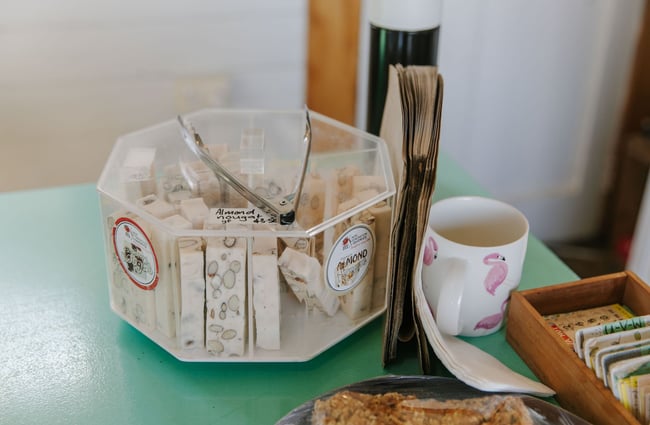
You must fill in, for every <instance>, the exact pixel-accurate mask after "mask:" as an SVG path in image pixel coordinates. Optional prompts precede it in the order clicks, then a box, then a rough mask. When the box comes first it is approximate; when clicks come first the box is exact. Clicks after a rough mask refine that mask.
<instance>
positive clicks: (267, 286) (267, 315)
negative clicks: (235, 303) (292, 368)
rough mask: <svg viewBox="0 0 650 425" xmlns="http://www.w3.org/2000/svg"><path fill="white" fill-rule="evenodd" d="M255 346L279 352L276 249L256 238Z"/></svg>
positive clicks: (268, 241) (267, 239)
mask: <svg viewBox="0 0 650 425" xmlns="http://www.w3.org/2000/svg"><path fill="white" fill-rule="evenodd" d="M251 258H252V263H253V264H252V273H253V311H254V314H255V344H256V345H257V346H258V347H260V348H263V349H266V350H279V349H280V279H279V276H278V245H277V239H276V238H274V237H255V239H254V240H253V255H252V257H251Z"/></svg>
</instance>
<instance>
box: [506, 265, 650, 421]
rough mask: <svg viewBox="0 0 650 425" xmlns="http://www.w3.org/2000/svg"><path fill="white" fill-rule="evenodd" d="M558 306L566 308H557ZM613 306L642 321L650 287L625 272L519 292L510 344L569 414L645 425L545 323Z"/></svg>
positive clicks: (649, 304)
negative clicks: (583, 310)
mask: <svg viewBox="0 0 650 425" xmlns="http://www.w3.org/2000/svg"><path fill="white" fill-rule="evenodd" d="M562 300H564V301H562ZM556 302H559V303H560V304H561V305H562V308H556V307H553V305H554V304H555V303H556ZM612 302H620V303H623V304H625V305H627V306H628V307H630V308H631V309H632V310H633V311H634V313H635V314H637V315H641V314H647V313H649V311H648V310H647V308H648V307H650V287H648V286H647V285H646V284H645V283H643V282H642V281H641V280H640V279H639V278H638V277H637V276H636V275H634V274H633V273H631V272H621V273H613V274H611V275H604V276H599V277H593V278H588V279H583V280H580V281H576V282H570V283H567V284H561V285H554V286H548V287H544V288H539V289H530V290H526V291H520V292H515V293H513V294H512V298H511V301H510V308H509V312H508V322H507V323H508V326H507V331H506V340H507V341H508V342H509V343H510V344H511V345H512V347H513V348H514V349H515V351H516V352H517V353H518V354H519V355H520V356H521V357H522V358H523V359H524V361H525V362H526V364H527V365H528V367H530V368H531V370H532V371H533V372H534V373H535V375H537V376H538V377H539V378H540V380H541V381H542V382H543V383H545V384H546V385H548V386H549V387H551V388H553V389H554V390H555V391H556V392H557V395H556V398H557V400H558V401H559V403H560V405H562V407H564V408H565V409H567V410H569V411H572V412H574V413H576V414H578V415H579V416H581V417H583V418H584V419H586V420H588V421H589V422H592V423H593V424H595V425H621V424H630V425H640V424H639V422H638V421H637V420H636V418H635V417H634V415H632V414H631V413H630V412H628V411H627V410H626V409H625V407H624V406H623V404H621V403H620V402H619V401H618V400H616V398H614V396H613V394H612V393H611V391H610V390H609V389H607V388H606V387H605V386H604V384H603V383H602V381H601V380H600V379H598V378H597V377H596V374H595V373H594V372H593V371H592V370H590V369H589V368H588V367H587V366H586V365H585V364H584V362H583V361H582V360H581V359H580V358H579V357H578V356H577V355H576V353H575V352H574V351H573V349H572V347H570V346H569V345H567V344H566V343H565V342H564V341H563V340H562V339H561V338H560V337H559V336H558V335H557V334H555V332H554V331H553V330H552V329H551V328H550V327H549V326H548V324H547V323H546V321H545V320H544V318H543V317H542V315H543V314H550V313H557V312H568V311H573V310H579V309H581V308H588V307H594V306H597V305H607V304H611V303H612ZM637 309H638V310H637ZM540 310H541V311H540ZM544 310H551V311H544ZM541 347H544V348H543V349H541Z"/></svg>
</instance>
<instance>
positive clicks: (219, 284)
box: [205, 236, 247, 357]
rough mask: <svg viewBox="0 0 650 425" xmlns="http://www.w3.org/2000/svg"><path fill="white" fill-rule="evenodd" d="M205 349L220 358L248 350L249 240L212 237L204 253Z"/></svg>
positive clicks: (242, 353) (238, 354)
mask: <svg viewBox="0 0 650 425" xmlns="http://www.w3.org/2000/svg"><path fill="white" fill-rule="evenodd" d="M205 264H206V265H205V276H206V304H205V307H206V317H205V338H206V341H205V346H206V349H207V350H208V352H209V353H210V354H212V355H215V356H219V357H229V356H243V355H244V349H245V346H246V324H247V322H246V239H245V238H238V237H230V236H227V237H210V238H208V240H207V247H206V250H205Z"/></svg>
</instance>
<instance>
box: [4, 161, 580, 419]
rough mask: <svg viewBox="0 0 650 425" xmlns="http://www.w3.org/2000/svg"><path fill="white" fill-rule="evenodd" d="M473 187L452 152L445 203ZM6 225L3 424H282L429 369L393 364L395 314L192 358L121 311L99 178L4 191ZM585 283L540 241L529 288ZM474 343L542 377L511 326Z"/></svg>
mask: <svg viewBox="0 0 650 425" xmlns="http://www.w3.org/2000/svg"><path fill="white" fill-rule="evenodd" d="M472 194H485V192H484V191H483V189H482V188H481V187H480V186H479V185H478V184H477V183H476V182H474V181H473V180H472V179H471V178H470V177H469V176H468V175H467V174H466V173H465V172H464V171H463V170H462V169H461V168H460V167H458V166H457V165H456V164H454V163H453V162H452V161H451V159H450V158H448V157H447V156H446V155H442V156H441V158H440V161H439V168H438V178H437V187H436V193H435V199H441V198H444V197H448V196H453V195H472ZM0 223H2V224H1V225H0V226H1V227H0V228H1V229H2V232H1V235H2V238H1V239H0V336H1V337H2V344H3V346H2V350H0V423H3V424H59V423H61V424H139V425H141V424H168V423H170V424H176V423H184V424H192V425H198V424H273V423H275V422H276V421H277V420H278V419H280V418H281V417H282V416H284V415H285V414H286V413H287V412H289V411H290V410H291V409H293V408H294V407H296V406H298V405H300V404H302V403H303V402H305V401H306V400H309V399H311V398H313V397H315V396H317V395H319V394H322V393H323V392H326V391H329V390H332V389H335V388H337V387H339V386H342V385H346V384H349V383H352V382H356V381H360V380H364V379H367V378H371V377H376V376H380V375H386V374H407V375H414V374H419V373H420V371H419V365H418V361H417V357H416V354H415V352H414V351H412V350H408V349H404V350H403V352H401V353H400V359H399V361H398V362H396V364H393V365H390V366H389V367H387V368H383V367H382V365H381V346H382V332H383V317H380V318H378V319H376V320H375V321H373V322H371V323H370V324H369V325H367V326H365V327H364V328H362V329H360V330H359V331H358V332H356V333H354V334H353V335H351V336H350V337H348V338H346V339H345V340H343V341H342V342H340V343H339V344H337V345H335V346H334V347H332V348H330V349H329V350H327V351H326V352H324V353H322V354H320V355H319V356H317V357H316V358H314V359H312V360H310V361H308V362H304V363H254V364H236V363H184V362H181V361H179V360H177V359H175V358H174V357H172V356H171V355H170V354H168V353H167V352H166V351H165V350H163V349H162V348H160V347H158V346H157V345H156V344H155V343H153V342H151V341H150V340H149V339H148V338H147V337H145V336H143V335H142V334H140V333H139V332H138V331H137V330H135V329H134V328H132V327H131V326H130V325H128V324H127V323H125V322H124V321H122V320H121V319H120V318H118V316H117V315H115V314H114V313H113V312H112V311H111V310H110V308H109V300H108V283H107V278H106V268H105V255H104V244H103V240H102V228H101V220H100V212H99V200H98V195H97V193H96V190H95V185H93V184H86V185H77V186H66V187H58V188H51V189H39V190H32V191H23V192H10V193H4V194H0ZM576 278H577V277H576V275H575V274H574V273H573V272H572V271H571V270H570V269H569V268H568V267H567V266H566V265H564V264H563V263H562V262H561V261H560V260H559V259H558V258H557V257H556V256H555V255H554V254H553V253H551V252H550V251H549V250H548V249H547V248H546V247H545V246H544V245H543V244H542V243H540V242H539V241H538V240H537V239H535V238H534V237H531V238H530V242H529V246H528V254H527V258H526V262H525V265H524V273H523V278H522V281H521V286H520V289H526V288H531V287H537V286H544V285H549V284H553V283H559V282H565V281H570V280H574V279H576ZM467 340H468V341H469V342H471V343H473V344H475V345H476V346H478V347H480V348H481V349H483V350H485V351H487V352H489V353H491V354H492V355H494V356H496V357H497V358H499V359H500V360H501V361H502V362H503V363H505V364H506V365H508V366H509V367H511V368H512V369H513V370H515V371H517V372H519V373H522V374H523V375H526V376H529V377H534V375H533V374H532V372H531V371H530V370H529V369H528V367H527V366H526V365H525V363H524V362H523V361H522V360H521V359H520V358H519V357H518V356H517V355H516V353H515V352H514V351H513V349H512V348H511V347H510V346H509V345H508V343H507V342H506V341H505V331H504V330H501V331H499V332H497V333H496V334H493V335H490V336H486V337H480V338H472V339H467ZM439 369H441V370H440V374H445V372H446V371H444V369H442V367H440V368H439Z"/></svg>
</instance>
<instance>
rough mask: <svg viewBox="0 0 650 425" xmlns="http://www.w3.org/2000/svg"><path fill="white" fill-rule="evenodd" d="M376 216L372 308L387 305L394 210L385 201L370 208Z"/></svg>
mask: <svg viewBox="0 0 650 425" xmlns="http://www.w3.org/2000/svg"><path fill="white" fill-rule="evenodd" d="M368 212H369V213H370V214H371V215H372V216H373V217H374V218H375V258H374V277H375V283H374V288H373V290H372V308H373V309H376V308H382V307H383V306H385V305H386V279H387V274H388V252H389V249H390V231H391V221H392V216H393V211H392V209H391V207H390V206H389V205H388V204H387V203H386V202H384V201H382V202H379V203H377V204H375V205H373V206H372V207H370V208H368Z"/></svg>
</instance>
